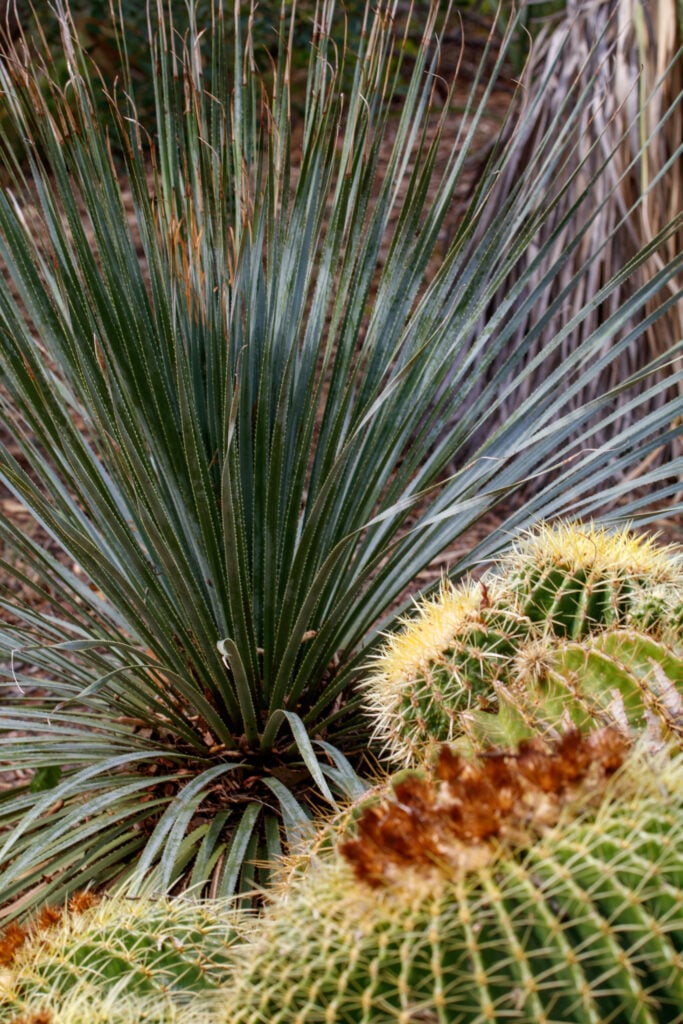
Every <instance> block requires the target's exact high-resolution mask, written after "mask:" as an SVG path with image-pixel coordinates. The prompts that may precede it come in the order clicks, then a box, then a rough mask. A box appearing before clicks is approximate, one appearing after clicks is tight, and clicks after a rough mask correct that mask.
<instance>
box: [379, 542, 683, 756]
mask: <svg viewBox="0 0 683 1024" xmlns="http://www.w3.org/2000/svg"><path fill="white" fill-rule="evenodd" d="M682 598H683V572H682V570H681V563H680V558H679V557H675V556H674V553H673V552H672V550H671V549H670V548H666V547H658V546H657V545H656V543H655V542H654V541H653V540H649V539H647V538H645V537H639V536H636V535H635V534H633V533H632V532H631V531H629V530H626V529H624V530H620V531H615V532H609V531H607V530H606V529H604V528H601V527H596V526H594V525H587V526H582V525H581V524H578V523H566V524H559V525H556V526H550V525H548V524H545V525H542V526H541V527H540V528H539V529H537V530H535V531H533V532H532V533H530V534H529V535H527V536H526V537H525V538H524V539H523V540H521V541H519V542H517V543H516V544H515V545H514V546H513V548H512V549H511V551H510V552H508V553H507V554H506V555H505V556H503V558H502V559H500V561H499V563H498V565H497V566H496V567H495V568H494V569H493V570H492V571H490V572H489V573H488V574H486V576H485V577H484V578H483V580H482V581H481V582H470V583H465V584H463V583H461V584H460V585H459V586H453V585H450V584H445V585H444V586H443V587H442V589H441V592H440V593H439V594H438V596H436V597H434V598H431V599H430V600H428V601H425V602H423V603H422V604H421V605H420V606H419V607H418V611H417V614H414V615H413V616H412V617H411V618H410V619H408V620H407V621H406V622H405V624H404V628H403V629H402V630H399V631H398V632H396V633H395V634H394V635H393V636H392V637H391V638H390V639H389V641H388V642H387V643H386V645H385V647H384V649H383V650H382V651H381V652H380V654H379V655H378V657H377V658H376V660H375V661H374V664H373V667H372V670H371V672H370V674H369V676H368V679H367V681H366V689H367V697H366V700H367V706H368V711H369V713H370V717H371V718H372V720H373V722H374V726H375V736H376V738H377V739H378V740H380V741H381V742H383V743H384V745H385V748H386V749H387V751H388V753H389V754H390V755H391V756H392V757H393V758H394V759H397V760H399V761H403V762H405V763H411V762H412V761H414V760H422V759H423V758H424V757H425V755H426V754H427V752H428V751H429V749H430V747H431V746H433V745H434V744H435V743H442V742H444V741H447V740H456V741H458V740H461V741H462V742H463V744H464V745H468V744H471V745H473V746H474V747H475V749H481V748H482V747H486V746H487V745H489V744H490V743H501V744H511V743H512V744H514V743H515V742H517V741H518V740H520V739H521V738H522V737H524V736H529V735H535V734H537V733H539V732H541V733H542V732H547V731H550V732H553V731H556V730H557V729H559V728H561V727H562V725H563V724H564V725H565V726H566V725H567V724H568V723H573V724H574V725H575V726H577V727H579V728H585V727H586V726H589V725H591V724H595V723H598V724H599V723H605V722H612V723H613V724H614V725H616V726H618V727H619V728H622V729H624V730H625V731H626V732H630V731H638V730H642V729H643V728H646V727H647V726H648V723H650V724H652V725H655V724H656V727H657V729H659V730H661V731H662V732H663V733H664V734H665V735H666V736H668V737H670V738H673V739H675V740H676V741H677V742H678V743H679V744H680V742H681V740H683V646H682V641H683V636H682V634H681V629H680V611H681V599H682Z"/></svg>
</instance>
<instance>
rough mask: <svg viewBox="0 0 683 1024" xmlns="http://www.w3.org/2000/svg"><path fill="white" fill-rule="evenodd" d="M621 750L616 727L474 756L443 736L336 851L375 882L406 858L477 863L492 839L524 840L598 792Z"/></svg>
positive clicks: (408, 863)
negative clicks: (428, 768)
mask: <svg viewBox="0 0 683 1024" xmlns="http://www.w3.org/2000/svg"><path fill="white" fill-rule="evenodd" d="M627 751H628V740H627V739H626V738H625V737H624V736H623V735H622V734H621V733H620V732H618V731H617V730H616V729H612V728H603V729H598V730H595V731H594V732H592V733H590V734H589V735H587V736H582V735H581V733H580V732H579V731H578V730H571V731H569V732H567V733H565V734H564V735H563V736H562V737H561V738H560V739H559V740H558V741H557V742H555V743H554V744H547V743H545V742H543V741H542V740H541V739H532V740H528V741H525V742H523V743H522V744H520V746H519V749H518V750H517V751H516V752H515V753H513V752H509V751H500V750H491V751H487V752H486V753H484V754H483V755H482V756H481V758H480V759H479V760H478V761H476V762H472V761H467V760H465V759H464V758H461V757H459V756H458V755H457V754H455V753H454V752H453V751H452V750H451V749H450V748H449V747H448V746H443V747H442V748H441V750H440V752H439V755H438V759H437V761H436V764H435V766H434V770H433V774H432V776H430V777H427V776H426V775H421V774H415V773H409V774H406V775H404V776H401V777H399V779H398V780H397V781H396V782H395V784H394V786H393V792H392V795H391V797H390V798H387V799H385V800H383V801H382V802H380V803H375V804H370V805H369V806H367V807H366V808H365V809H364V810H363V811H362V813H361V815H360V817H359V819H358V821H357V835H356V837H355V838H353V839H347V840H346V841H344V842H343V843H342V844H341V852H342V854H343V855H344V856H345V857H346V859H347V860H348V861H349V862H350V864H351V865H352V867H353V869H354V872H355V874H356V876H357V877H358V878H359V879H362V880H364V881H366V882H367V883H368V884H369V885H371V886H379V885H382V884H391V882H392V880H393V879H394V878H395V877H397V876H400V874H401V873H402V872H403V871H404V870H405V869H406V868H411V867H412V868H419V869H421V870H438V871H442V872H445V873H447V874H448V873H450V872H452V871H453V869H456V871H459V870H462V869H463V868H464V869H465V870H468V869H471V868H473V867H478V866H480V865H481V864H482V863H484V862H486V861H487V860H488V859H490V857H491V856H492V855H493V852H494V849H495V844H496V843H497V842H498V841H503V840H511V841H513V842H521V841H524V840H526V839H528V838H529V836H530V835H532V834H534V833H537V832H540V831H542V830H543V829H545V828H547V827H549V826H551V825H554V824H555V823H556V822H557V820H558V818H559V816H560V813H561V811H562V808H563V807H564V806H565V805H566V804H567V803H568V802H569V801H574V800H576V799H577V797H578V796H579V795H580V796H581V798H582V799H586V800H589V799H591V798H592V797H594V796H595V795H596V793H602V791H603V789H604V785H605V783H606V781H607V779H608V778H609V777H610V776H611V775H612V774H613V773H614V772H615V771H616V770H617V769H618V768H619V767H620V766H621V765H622V763H623V761H624V759H625V757H626V754H627Z"/></svg>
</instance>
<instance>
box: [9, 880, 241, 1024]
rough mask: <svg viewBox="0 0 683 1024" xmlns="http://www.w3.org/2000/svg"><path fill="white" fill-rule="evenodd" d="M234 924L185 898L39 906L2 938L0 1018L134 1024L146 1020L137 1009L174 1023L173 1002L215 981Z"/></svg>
mask: <svg viewBox="0 0 683 1024" xmlns="http://www.w3.org/2000/svg"><path fill="white" fill-rule="evenodd" d="M235 919H236V915H234V914H231V913H230V910H229V908H227V907H226V906H225V905H224V904H223V903H222V902H215V903H214V902H210V901H194V900H191V899H186V898H177V899H167V898H158V899H151V898H145V899H128V898H126V897H123V896H118V897H116V896H107V897H104V898H103V899H101V900H98V899H95V898H94V897H93V896H92V895H91V894H89V893H83V894H77V895H76V896H75V897H72V899H71V900H70V902H69V904H68V906H67V907H65V908H63V909H62V908H53V907H45V908H43V910H42V911H41V912H40V913H39V914H38V915H37V916H36V918H35V919H34V920H33V921H32V922H29V923H28V925H26V926H22V925H20V924H18V923H16V922H12V923H10V924H9V925H8V926H7V927H6V928H5V930H4V933H3V934H2V936H1V937H0V958H1V961H2V964H1V966H0V1021H3V1022H8V1024H9V1022H11V1024H16V1021H17V1020H20V1019H21V1018H26V1019H27V1020H31V1018H32V1016H33V1017H34V1018H36V1019H37V1020H39V1019H40V1015H41V1014H43V1015H45V1014H50V1015H52V1017H54V1024H62V1021H65V1022H66V1021H69V1020H70V1019H72V1018H73V1020H74V1021H75V1020H76V1019H77V1011H78V1012H79V1013H80V1012H82V1013H83V1014H84V1024H86V1022H87V1021H88V1013H89V1014H90V1016H91V1018H92V1019H95V1018H96V1017H97V1015H98V1013H101V1014H105V1013H106V1012H108V1013H109V1014H110V1016H111V1018H112V1020H114V1018H115V1017H117V1018H120V1019H121V1020H122V1021H127V1020H129V1019H130V1020H131V1021H133V1020H136V1019H140V1020H142V1019H144V1017H140V1016H139V1015H140V1013H141V1012H142V1011H141V1007H142V1006H147V1008H148V1009H147V1010H146V1011H145V1012H146V1013H147V1014H149V1013H150V1012H153V1013H154V1014H156V1017H157V1018H158V1019H159V1020H162V1019H164V1018H168V1019H169V1020H171V1019H174V1011H175V1004H176V1003H178V1002H181V1003H182V1002H184V1001H186V1000H187V999H190V998H191V997H193V996H196V995H199V994H202V993H210V992H211V991H213V990H215V989H216V988H218V986H219V985H220V984H221V983H222V981H223V979H224V977H225V974H226V970H227V968H228V966H229V963H230V950H231V946H232V945H233V943H234V941H235V939H236V932H235V928H234V923H235ZM112 999H113V1002H112V1001H111V1000H112ZM155 1002H156V1005H155ZM136 1005H137V1007H138V1008H137V1010H135V1006H136ZM107 1006H108V1007H109V1008H108V1010H105V1008H106V1007H107ZM69 1007H70V1009H68V1012H67V1008H69ZM150 1007H151V1010H150ZM88 1008H89V1009H88ZM136 1013H137V1014H138V1016H137V1017H136V1016H135V1014H136ZM102 1019H105V1016H103V1017H102ZM150 1019H152V1018H151V1017H150ZM51 1024H52V1019H51Z"/></svg>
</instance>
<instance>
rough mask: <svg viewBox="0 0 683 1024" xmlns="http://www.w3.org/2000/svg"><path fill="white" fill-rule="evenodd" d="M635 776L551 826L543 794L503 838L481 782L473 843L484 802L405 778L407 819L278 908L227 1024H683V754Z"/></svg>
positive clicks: (570, 807) (246, 951)
mask: <svg viewBox="0 0 683 1024" xmlns="http://www.w3.org/2000/svg"><path fill="white" fill-rule="evenodd" d="M568 750H569V747H568V746H567V751H568ZM451 756H452V755H451ZM563 756H564V755H563ZM530 757H531V755H530ZM531 760H533V757H531ZM491 763H493V762H491ZM629 772H630V774H629V775H628V780H627V777H626V775H625V774H622V775H621V776H619V777H618V779H617V780H614V782H613V783H612V784H610V785H609V786H608V789H607V795H606V796H605V795H604V791H603V795H602V797H601V798H599V799H597V800H596V806H592V799H591V798H589V797H586V802H585V804H582V802H581V800H580V799H579V800H578V802H576V794H574V797H573V798H572V799H573V800H574V802H573V803H571V804H567V805H565V806H564V808H562V809H560V813H559V818H558V819H557V820H556V821H555V823H554V824H553V825H551V826H547V827H544V828H540V829H539V830H538V832H537V833H536V834H535V838H533V837H532V834H533V833H534V829H533V827H531V828H529V827H528V821H527V819H526V818H525V817H524V816H525V815H527V816H528V814H529V809H530V807H531V806H532V804H533V803H534V802H535V804H536V806H538V807H540V806H541V805H543V801H544V799H546V800H550V797H551V796H555V797H556V796H557V794H548V793H547V792H546V791H543V792H545V798H544V797H542V796H540V795H539V794H538V793H537V794H536V796H535V797H534V796H533V794H530V793H528V792H527V793H526V794H525V796H524V797H523V798H522V797H520V800H521V803H522V805H523V811H522V813H521V817H520V818H519V819H518V820H515V822H513V823H512V825H510V826H509V828H508V831H507V832H505V831H503V832H501V835H505V836H506V837H507V838H505V840H504V841H503V842H500V841H499V840H496V841H494V842H488V841H487V840H486V838H483V831H482V826H481V822H482V821H484V822H485V821H486V816H485V811H486V807H488V806H489V804H488V803H487V800H486V799H484V798H483V796H482V793H483V790H482V789H481V783H482V780H481V778H480V779H479V780H478V781H477V780H476V779H475V780H474V787H475V789H477V786H478V787H479V788H478V789H477V794H476V796H475V797H474V799H473V801H472V803H471V806H470V807H469V810H468V813H470V814H474V812H475V811H477V809H479V811H480V817H479V819H478V820H479V824H480V827H479V831H478V833H477V832H476V828H475V831H474V832H473V831H472V827H474V826H471V822H470V826H468V827H470V832H469V833H466V832H465V833H462V832H461V840H456V839H454V838H453V837H452V836H451V838H450V839H449V838H448V829H449V828H450V827H451V826H452V824H453V822H456V823H458V822H459V823H460V825H462V823H463V821H465V820H466V815H465V810H467V809H463V808H462V806H461V805H458V803H457V801H456V803H455V805H453V804H452V803H449V801H448V800H446V799H445V798H444V797H443V794H442V793H441V791H440V790H435V791H434V792H432V793H431V795H430V793H429V792H427V790H425V789H424V784H423V783H419V784H418V783H416V786H415V788H414V791H413V793H412V797H411V792H410V787H409V786H408V785H407V784H406V782H405V781H404V782H403V783H402V784H401V785H400V786H399V792H398V793H397V795H396V797H395V802H394V804H393V806H394V808H397V810H396V815H397V819H396V821H395V822H394V823H393V825H387V822H388V820H389V815H388V811H387V807H386V806H384V807H381V808H379V809H378V810H377V812H376V814H375V817H374V819H371V820H370V823H369V825H368V827H367V828H366V829H365V831H364V833H363V834H362V835H360V836H359V838H358V839H356V840H353V841H351V843H350V844H349V846H350V847H351V848H352V850H353V853H354V856H353V858H352V857H351V855H350V853H349V854H347V853H346V852H338V853H337V854H336V855H334V856H330V857H327V858H324V859H323V860H322V861H321V862H319V863H317V864H316V865H314V866H313V867H312V869H311V871H310V872H309V874H308V875H307V876H304V877H302V878H301V879H299V880H297V881H295V882H294V883H293V885H292V887H291V890H290V892H289V893H288V894H287V895H286V896H283V897H281V898H278V899H277V900H276V901H275V902H274V903H272V904H271V905H270V906H269V907H268V908H267V910H266V912H265V915H264V917H263V919H262V921H261V923H260V926H259V929H258V931H257V934H256V938H255V941H254V942H253V944H252V945H251V946H248V947H245V948H243V949H242V950H241V951H238V955H237V959H236V966H235V971H234V975H233V979H234V980H233V983H231V986H230V989H229V991H226V993H225V1003H224V1007H223V1013H222V1017H221V1022H222V1024H266V1022H267V1024H418V1022H424V1024H475V1022H476V1024H485V1022H498V1021H500V1022H503V1021H520V1022H526V1024H529V1022H531V1021H533V1022H534V1024H567V1022H576V1024H603V1022H607V1021H609V1022H611V1024H673V1022H679V1024H680V1021H681V1012H682V1008H683V972H682V971H681V967H682V966H683V962H682V959H681V955H682V952H683V891H682V889H681V886H682V884H683V858H682V857H681V853H682V842H683V814H682V813H681V812H682V811H683V806H682V803H683V762H682V761H681V759H680V757H678V758H677V759H676V760H674V761H673V762H665V761H662V764H661V766H658V767H657V768H656V769H655V770H654V771H653V770H652V769H651V768H648V769H645V768H644V767H643V765H637V766H636V767H635V768H634V769H629ZM468 781H469V782H472V780H471V779H469V780H468ZM495 781H496V777H495V775H494V776H493V777H492V779H491V780H490V782H492V783H494V782H495ZM615 783H616V784H615ZM421 787H422V788H421ZM541 788H542V787H541ZM499 789H500V792H503V791H504V787H502V788H500V787H499ZM539 793H540V790H539ZM420 794H422V796H421V797H420ZM530 797H531V798H532V799H529V798H530ZM550 802H551V803H552V800H550ZM454 806H455V807H457V808H458V809H459V811H461V812H462V815H463V816H461V818H460V819H458V816H457V814H455V812H454ZM499 809H500V805H498V808H497V809H495V808H494V810H495V811H496V813H498V810H499ZM556 810H557V807H556ZM492 813H493V812H492ZM439 814H441V815H442V818H443V820H444V821H445V825H444V828H442V829H441V830H439V829H438V828H437V830H436V831H437V832H438V836H437V837H436V838H435V839H434V838H433V837H431V838H430V829H432V830H433V829H434V827H435V826H434V822H435V821H437V820H438V816H439ZM446 819H448V820H446ZM467 820H469V819H467ZM520 822H523V823H522V824H521V825H520ZM475 825H476V822H475ZM486 827H487V826H486V825H484V826H483V830H484V831H485V829H486ZM520 828H521V832H522V834H523V837H524V838H523V840H521V841H520V839H519V835H518V834H517V833H518V831H519V829H520ZM463 834H468V835H469V840H467V841H465V840H462V835H463ZM477 836H478V838H477ZM432 840H433V841H432ZM411 843H412V845H411ZM425 850H427V851H428V854H427V855H425V852H424V851H425ZM435 850H439V851H440V855H439V856H438V857H436V856H434V851H435ZM342 851H345V848H344V847H343V846H342ZM430 856H431V857H432V860H431V862H430ZM411 858H413V861H411Z"/></svg>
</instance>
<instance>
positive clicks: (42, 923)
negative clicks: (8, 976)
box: [0, 891, 97, 967]
mask: <svg viewBox="0 0 683 1024" xmlns="http://www.w3.org/2000/svg"><path fill="white" fill-rule="evenodd" d="M96 902H97V897H96V896H95V894H94V893H92V892H88V891H83V892H76V893H74V894H73V895H72V896H71V898H70V899H69V902H68V903H67V904H66V905H65V906H62V907H51V906H45V907H42V908H41V909H40V910H39V911H38V913H37V914H36V916H35V917H34V918H33V919H32V920H31V921H29V923H28V924H27V925H22V924H19V923H18V922H17V921H10V923H9V924H8V925H6V927H5V928H4V929H3V930H2V931H0V967H1V966H5V967H7V966H10V965H11V964H12V963H13V962H14V960H15V959H16V955H17V953H18V952H19V950H20V949H21V948H22V946H23V945H24V944H25V943H26V942H27V941H28V939H29V938H31V937H33V936H34V935H37V934H39V933H41V932H45V931H47V930H48V929H50V928H55V927H56V926H57V925H58V924H60V923H61V922H62V921H63V920H64V916H65V914H82V913H83V912H84V911H85V910H88V909H89V908H90V907H92V906H94V905H95V903H96Z"/></svg>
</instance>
